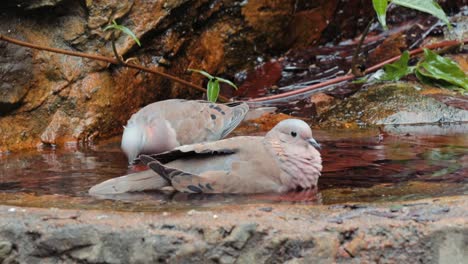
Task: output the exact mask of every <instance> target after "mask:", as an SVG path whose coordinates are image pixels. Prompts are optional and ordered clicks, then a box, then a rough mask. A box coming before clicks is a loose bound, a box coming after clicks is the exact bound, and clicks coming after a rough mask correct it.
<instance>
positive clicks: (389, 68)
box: [379, 51, 413, 81]
mask: <svg viewBox="0 0 468 264" xmlns="http://www.w3.org/2000/svg"><path fill="white" fill-rule="evenodd" d="M408 61H409V53H408V51H405V52H403V54H402V55H401V57H400V59H399V60H397V61H395V62H394V63H391V64H387V65H385V66H384V71H385V74H384V75H382V76H381V77H380V78H379V79H380V80H382V81H398V80H400V79H401V78H403V77H405V76H406V75H408V74H410V73H412V70H413V69H412V68H411V67H409V66H408Z"/></svg>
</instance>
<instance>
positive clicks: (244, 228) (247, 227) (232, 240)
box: [224, 223, 257, 249]
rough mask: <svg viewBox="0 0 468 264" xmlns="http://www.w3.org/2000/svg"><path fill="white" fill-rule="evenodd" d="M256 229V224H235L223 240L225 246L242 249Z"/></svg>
mask: <svg viewBox="0 0 468 264" xmlns="http://www.w3.org/2000/svg"><path fill="white" fill-rule="evenodd" d="M256 229H257V224H255V223H248V224H242V225H239V226H236V227H235V228H234V229H233V230H232V232H231V234H230V235H229V236H228V237H227V238H226V239H225V240H224V243H225V245H226V246H231V247H234V248H235V249H242V248H243V247H244V245H245V243H247V241H248V240H249V239H250V237H251V236H252V235H253V234H254V232H255V230H256Z"/></svg>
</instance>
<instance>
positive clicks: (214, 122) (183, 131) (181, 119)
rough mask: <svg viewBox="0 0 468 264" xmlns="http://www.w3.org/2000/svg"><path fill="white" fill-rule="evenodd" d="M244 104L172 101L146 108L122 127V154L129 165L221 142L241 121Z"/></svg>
mask: <svg viewBox="0 0 468 264" xmlns="http://www.w3.org/2000/svg"><path fill="white" fill-rule="evenodd" d="M248 110H249V106H248V105H247V104H246V103H239V102H234V103H228V104H215V103H210V102H207V101H190V100H182V99H171V100H165V101H160V102H156V103H152V104H149V105H147V106H145V107H143V108H142V109H140V110H139V111H138V112H137V113H135V114H134V115H132V117H131V118H130V119H129V120H128V122H127V125H126V126H125V127H124V132H123V136H122V144H121V147H122V150H123V151H124V152H125V154H126V155H127V157H128V160H129V162H130V163H132V162H133V161H134V159H135V158H136V157H137V156H138V155H139V154H155V153H161V152H164V151H168V150H171V149H173V148H175V147H178V146H181V145H186V144H193V143H199V142H205V141H214V140H219V139H222V138H224V137H225V136H226V135H228V134H229V133H230V132H231V131H232V130H234V128H236V127H237V126H238V125H239V123H240V122H241V121H242V120H243V119H244V117H245V115H246V114H247V112H248Z"/></svg>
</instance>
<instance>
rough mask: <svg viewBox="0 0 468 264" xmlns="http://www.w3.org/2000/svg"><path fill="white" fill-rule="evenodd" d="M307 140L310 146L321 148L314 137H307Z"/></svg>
mask: <svg viewBox="0 0 468 264" xmlns="http://www.w3.org/2000/svg"><path fill="white" fill-rule="evenodd" d="M307 142H309V144H311V145H312V146H314V147H315V148H316V149H322V148H321V147H320V144H319V143H318V142H317V141H316V140H315V139H314V138H309V139H308V140H307Z"/></svg>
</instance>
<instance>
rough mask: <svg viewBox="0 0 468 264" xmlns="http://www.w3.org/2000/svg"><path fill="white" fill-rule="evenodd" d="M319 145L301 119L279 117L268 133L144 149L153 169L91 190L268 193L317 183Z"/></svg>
mask: <svg viewBox="0 0 468 264" xmlns="http://www.w3.org/2000/svg"><path fill="white" fill-rule="evenodd" d="M318 148H320V145H319V144H318V143H317V142H316V141H315V140H314V139H313V138H312V131H311V129H310V127H309V126H308V125H307V123H305V122H304V121H302V120H298V119H287V120H283V121H281V122H280V123H278V124H277V125H276V126H275V127H274V128H273V129H272V130H270V131H269V132H268V133H267V134H266V136H265V137H257V136H255V137H254V136H242V137H233V138H229V139H224V140H219V141H214V142H206V143H199V144H192V145H184V146H180V147H177V148H175V149H174V150H172V151H168V152H164V153H160V154H154V155H150V156H147V155H141V156H140V159H141V161H143V162H144V163H145V164H147V165H148V166H149V167H150V168H151V169H152V170H154V172H156V173H157V174H156V173H153V174H151V173H150V172H152V171H146V172H145V173H146V174H144V175H143V174H142V173H136V174H130V175H127V176H122V177H119V178H115V179H110V180H108V181H105V182H103V183H100V184H98V185H96V186H94V187H93V188H91V189H90V191H89V192H90V193H91V194H113V193H122V192H127V191H143V190H150V189H161V188H163V187H165V186H172V187H173V188H175V189H176V190H178V191H181V192H191V193H267V192H285V191H288V190H295V189H308V188H314V187H315V186H316V185H317V180H318V178H319V176H320V171H321V170H322V160H321V157H320V153H319V152H318V150H317V149H318Z"/></svg>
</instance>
